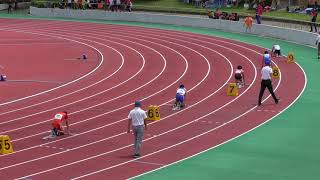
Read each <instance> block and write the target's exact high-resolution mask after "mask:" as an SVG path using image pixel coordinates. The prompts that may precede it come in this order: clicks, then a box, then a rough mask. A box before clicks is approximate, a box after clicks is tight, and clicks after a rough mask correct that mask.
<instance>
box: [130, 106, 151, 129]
mask: <svg viewBox="0 0 320 180" xmlns="http://www.w3.org/2000/svg"><path fill="white" fill-rule="evenodd" d="M128 118H129V119H132V126H140V125H143V124H144V119H146V118H147V114H146V112H145V111H144V110H142V109H141V108H140V107H135V108H134V109H132V110H131V111H130V113H129V115H128Z"/></svg>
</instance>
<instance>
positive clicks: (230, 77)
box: [78, 53, 256, 151]
mask: <svg viewBox="0 0 320 180" xmlns="http://www.w3.org/2000/svg"><path fill="white" fill-rule="evenodd" d="M219 54H220V53H219ZM220 55H222V54H220ZM222 56H223V55H222ZM242 56H243V55H242ZM223 57H224V56H223ZM225 58H226V57H225ZM226 59H227V58H226ZM246 59H248V58H246ZM227 60H228V59H227ZM248 60H249V59H248ZM249 61H250V60H249ZM228 62H229V65H230V67H231V69H232V71H231V72H230V76H229V79H228V80H227V81H226V82H225V84H224V85H223V86H221V87H220V88H219V89H218V90H216V91H215V92H214V93H212V94H211V95H210V96H212V95H213V94H215V93H216V92H218V91H219V90H220V89H221V88H223V87H225V85H226V84H227V82H228V81H229V80H230V79H231V77H232V74H233V68H232V65H231V62H230V61H229V60H228ZM250 62H251V61H250ZM251 63H252V62H251ZM252 65H253V63H252ZM253 67H254V66H253ZM254 68H255V67H254ZM255 78H256V70H255ZM255 78H254V80H255ZM252 84H253V83H252ZM248 89H249V88H248ZM248 89H247V90H248ZM245 92H246V91H245ZM245 92H243V93H242V94H241V95H239V96H238V97H237V98H235V99H234V100H232V101H231V102H229V103H227V104H225V106H226V105H228V104H230V103H232V102H233V101H235V100H236V99H238V98H239V97H241V96H242V95H243V94H244V93H245ZM210 96H208V97H206V98H204V99H202V100H201V101H199V102H197V103H196V104H199V103H201V102H202V101H204V100H206V99H208V98H209V97H210ZM196 104H194V105H192V106H195V105H196ZM192 106H190V107H188V108H191V107H192ZM188 108H186V109H188ZM221 108H223V107H221ZM221 108H219V109H221ZM186 109H183V110H182V111H184V110H186ZM219 109H217V110H216V111H218V110H219ZM182 111H179V112H176V113H174V114H171V115H169V116H167V117H165V118H168V117H171V116H173V115H175V114H178V113H181V112H182ZM165 118H163V119H165ZM163 119H162V120H163ZM154 123H156V122H154ZM187 124H190V123H187ZM187 124H185V125H183V126H186V125H187ZM183 126H182V127H183ZM180 128H181V127H180ZM175 129H177V128H175ZM175 129H172V130H170V131H173V130H175ZM165 133H168V132H165ZM122 134H125V133H122ZM119 135H121V134H119ZM116 136H117V135H116ZM158 136H160V135H156V136H154V137H153V138H155V137H158ZM129 146H131V145H129ZM129 146H127V147H129ZM78 148H79V147H78ZM123 148H125V147H123ZM113 151H114V150H113Z"/></svg>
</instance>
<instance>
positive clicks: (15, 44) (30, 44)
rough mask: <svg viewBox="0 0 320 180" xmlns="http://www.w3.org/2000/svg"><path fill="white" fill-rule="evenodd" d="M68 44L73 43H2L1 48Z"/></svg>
mask: <svg viewBox="0 0 320 180" xmlns="http://www.w3.org/2000/svg"><path fill="white" fill-rule="evenodd" d="M67 43H72V42H51V43H50V42H38V43H35V42H33V43H30V42H27V43H8V44H6V43H3V44H2V43H0V46H32V45H57V44H60V45H65V44H67Z"/></svg>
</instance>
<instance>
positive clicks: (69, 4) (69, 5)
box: [67, 0, 72, 9]
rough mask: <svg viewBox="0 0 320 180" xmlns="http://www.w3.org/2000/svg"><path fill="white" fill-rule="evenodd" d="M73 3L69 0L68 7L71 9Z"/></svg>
mask: <svg viewBox="0 0 320 180" xmlns="http://www.w3.org/2000/svg"><path fill="white" fill-rule="evenodd" d="M71 3H72V1H71V0H68V5H67V7H68V9H71Z"/></svg>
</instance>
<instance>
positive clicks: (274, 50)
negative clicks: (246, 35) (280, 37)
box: [272, 44, 281, 57]
mask: <svg viewBox="0 0 320 180" xmlns="http://www.w3.org/2000/svg"><path fill="white" fill-rule="evenodd" d="M272 54H273V55H274V56H276V57H279V56H281V51H280V45H278V44H275V45H273V46H272Z"/></svg>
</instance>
